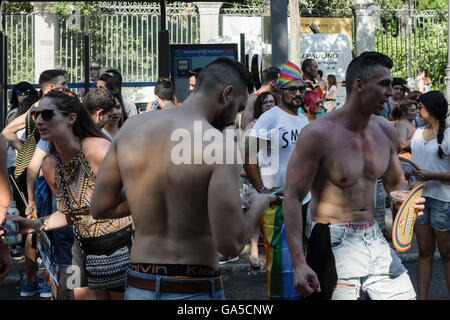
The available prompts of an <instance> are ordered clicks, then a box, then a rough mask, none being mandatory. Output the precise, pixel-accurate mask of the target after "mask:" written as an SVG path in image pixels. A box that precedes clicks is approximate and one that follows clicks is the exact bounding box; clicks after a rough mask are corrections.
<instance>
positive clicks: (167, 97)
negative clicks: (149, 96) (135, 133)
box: [155, 79, 174, 101]
mask: <svg viewBox="0 0 450 320" xmlns="http://www.w3.org/2000/svg"><path fill="white" fill-rule="evenodd" d="M173 94H174V90H173V84H172V81H170V80H167V79H162V80H159V81H157V82H156V85H155V95H157V96H158V97H159V98H160V99H161V100H164V101H172V98H173Z"/></svg>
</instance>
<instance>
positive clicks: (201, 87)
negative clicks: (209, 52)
mask: <svg viewBox="0 0 450 320" xmlns="http://www.w3.org/2000/svg"><path fill="white" fill-rule="evenodd" d="M251 80H252V75H251V73H250V71H248V69H247V68H246V67H245V66H244V65H243V64H242V63H240V62H239V61H237V60H236V59H232V58H229V57H220V58H217V59H215V60H213V61H211V62H210V63H208V64H207V65H206V66H205V67H204V68H203V69H202V72H200V74H199V76H198V78H197V83H196V85H195V89H194V92H197V91H201V92H205V93H212V92H213V91H215V90H218V89H219V87H223V86H224V85H232V86H233V88H234V89H235V90H236V94H238V95H243V94H246V93H247V91H248V87H249V84H250V82H251Z"/></svg>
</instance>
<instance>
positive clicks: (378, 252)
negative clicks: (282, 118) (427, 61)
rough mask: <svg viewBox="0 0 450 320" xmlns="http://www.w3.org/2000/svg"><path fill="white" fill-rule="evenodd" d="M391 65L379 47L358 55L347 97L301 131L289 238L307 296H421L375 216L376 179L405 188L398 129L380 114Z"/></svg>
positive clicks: (291, 183) (290, 189) (288, 194)
mask: <svg viewBox="0 0 450 320" xmlns="http://www.w3.org/2000/svg"><path fill="white" fill-rule="evenodd" d="M390 68H392V60H391V59H390V58H389V57H387V56H385V55H383V54H381V53H377V52H364V53H363V54H361V55H360V56H359V57H357V58H355V59H353V61H352V62H351V63H350V65H349V66H348V69H347V73H346V80H345V81H346V89H347V101H346V103H345V104H344V106H343V107H342V108H341V109H339V110H337V111H334V112H331V113H329V114H327V115H324V116H323V117H320V118H319V119H317V120H315V121H314V122H313V123H311V124H310V125H309V126H307V127H306V128H305V129H304V130H302V132H301V134H300V136H299V143H297V146H296V147H295V150H294V153H293V154H292V157H291V159H290V161H289V165H288V168H287V175H286V176H287V179H286V189H285V193H284V195H285V199H284V202H283V205H284V218H285V220H286V239H287V242H288V245H289V250H290V253H291V257H292V265H293V267H294V270H295V277H294V282H293V285H294V287H295V288H296V289H297V290H299V292H300V293H301V295H302V296H309V295H311V294H312V293H313V292H314V291H320V292H321V295H322V296H321V297H320V298H322V299H330V298H332V299H338V300H343V299H345V300H356V299H357V298H358V297H359V294H360V291H361V290H363V291H365V292H366V293H367V294H368V295H369V296H370V298H371V299H372V300H375V299H377V300H378V299H382V300H385V299H401V300H406V299H414V298H415V296H416V294H415V292H414V288H413V286H412V284H411V281H410V279H409V277H408V274H407V270H406V269H405V268H404V267H403V265H402V263H401V261H400V259H399V258H398V257H397V256H396V254H395V253H394V252H393V250H392V249H391V248H390V246H389V244H388V243H387V241H386V240H385V239H384V237H383V235H382V233H381V231H380V229H379V228H378V224H377V223H376V222H375V220H374V212H375V205H374V199H373V195H374V187H375V180H376V179H377V178H379V177H382V179H383V183H384V186H385V189H386V191H387V192H388V194H390V193H391V192H392V191H394V190H408V185H407V183H406V181H405V178H404V176H403V172H402V168H401V165H400V162H399V160H398V157H397V133H396V131H395V128H394V127H393V126H392V125H391V124H390V123H389V121H388V120H386V119H384V118H383V117H380V115H381V114H382V112H383V110H384V103H385V102H386V101H387V100H388V98H389V97H390V96H392V87H391V83H392V77H391V74H390V71H389V69H390ZM330 128H332V130H331V129H330ZM309 190H311V192H312V200H311V205H310V210H311V211H310V212H311V220H312V222H311V223H308V225H307V226H306V230H307V233H308V234H310V238H309V240H308V252H307V257H306V258H305V255H304V253H303V252H304V251H303V224H304V221H305V220H304V218H303V220H302V215H301V213H300V208H299V203H300V202H301V201H302V200H303V199H305V198H307V197H308V196H307V195H308V194H309ZM423 202H424V199H423V198H422V199H419V200H417V201H416V206H415V207H416V209H423V208H424V206H423V205H422V203H423ZM419 214H420V213H419ZM311 244H314V245H316V244H317V246H314V247H310V246H309V245H311ZM313 265H314V266H313ZM318 279H319V280H321V279H322V280H323V281H320V285H319V281H318ZM316 295H317V293H316Z"/></svg>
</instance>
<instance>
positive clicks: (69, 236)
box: [34, 177, 73, 266]
mask: <svg viewBox="0 0 450 320" xmlns="http://www.w3.org/2000/svg"><path fill="white" fill-rule="evenodd" d="M34 198H35V203H36V213H37V215H38V217H46V216H48V215H50V214H52V213H53V212H55V211H56V210H57V208H56V200H55V197H54V196H53V195H52V193H51V191H50V187H49V186H48V185H47V183H46V182H45V179H44V177H39V178H37V179H36V181H35V183H34ZM72 228H73V227H72V226H71V225H69V226H66V227H64V228H60V229H57V230H53V231H47V232H46V233H47V235H48V237H49V238H50V241H51V243H52V250H53V252H52V253H53V258H54V260H55V264H56V265H58V266H69V265H71V264H72V253H71V250H72V245H73V229H72Z"/></svg>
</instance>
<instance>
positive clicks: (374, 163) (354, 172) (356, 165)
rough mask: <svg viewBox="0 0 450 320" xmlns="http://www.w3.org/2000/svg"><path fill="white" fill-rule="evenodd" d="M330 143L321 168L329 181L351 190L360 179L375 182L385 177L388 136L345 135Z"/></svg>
mask: <svg viewBox="0 0 450 320" xmlns="http://www.w3.org/2000/svg"><path fill="white" fill-rule="evenodd" d="M330 140H331V141H330V142H331V144H329V148H328V149H327V152H326V156H325V158H324V160H323V163H322V165H323V168H324V169H325V170H324V171H325V174H326V175H327V179H328V180H330V181H331V182H332V183H334V184H335V185H337V186H338V187H342V188H348V187H351V186H352V185H354V184H355V183H357V182H358V181H359V180H360V179H369V180H374V179H377V178H380V177H381V176H383V175H384V174H385V172H386V170H387V168H388V165H389V158H390V152H391V151H390V144H389V142H388V140H387V139H386V137H377V136H376V135H374V134H366V135H345V134H344V135H341V136H340V137H335V138H333V139H330Z"/></svg>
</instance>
